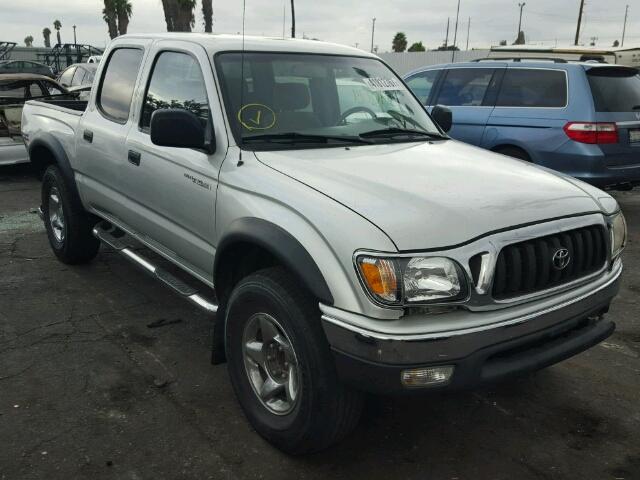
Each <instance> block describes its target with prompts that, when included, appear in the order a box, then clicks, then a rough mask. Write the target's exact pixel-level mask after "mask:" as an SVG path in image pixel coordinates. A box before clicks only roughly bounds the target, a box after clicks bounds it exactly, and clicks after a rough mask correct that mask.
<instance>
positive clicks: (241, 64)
mask: <svg viewBox="0 0 640 480" xmlns="http://www.w3.org/2000/svg"><path fill="white" fill-rule="evenodd" d="M246 13H247V0H242V50H241V52H240V114H239V115H238V116H239V118H238V122H239V123H240V125H239V126H240V145H239V147H240V153H239V155H238V167H239V166H241V165H242V164H243V163H244V162H243V161H242V112H243V108H244V20H245V17H246Z"/></svg>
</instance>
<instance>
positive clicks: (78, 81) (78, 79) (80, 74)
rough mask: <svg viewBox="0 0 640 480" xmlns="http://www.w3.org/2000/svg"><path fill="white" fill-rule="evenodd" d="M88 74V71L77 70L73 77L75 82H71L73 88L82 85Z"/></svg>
mask: <svg viewBox="0 0 640 480" xmlns="http://www.w3.org/2000/svg"><path fill="white" fill-rule="evenodd" d="M86 74H87V71H86V70H84V69H83V68H77V69H76V73H75V75H74V76H73V80H71V86H72V87H78V86H80V85H82V82H83V81H84V77H85V75H86Z"/></svg>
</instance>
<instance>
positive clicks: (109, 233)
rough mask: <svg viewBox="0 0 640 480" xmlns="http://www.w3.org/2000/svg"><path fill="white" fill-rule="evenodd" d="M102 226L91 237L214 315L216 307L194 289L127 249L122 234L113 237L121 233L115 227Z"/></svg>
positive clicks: (101, 224) (99, 225)
mask: <svg viewBox="0 0 640 480" xmlns="http://www.w3.org/2000/svg"><path fill="white" fill-rule="evenodd" d="M103 225H104V224H103V223H102V222H101V223H98V224H97V225H96V226H95V227H94V228H93V235H94V236H95V237H96V238H97V239H98V240H100V241H101V242H103V243H106V244H107V245H109V246H110V247H111V248H113V249H114V250H116V251H117V252H119V253H120V254H122V255H123V256H124V257H125V258H127V259H128V260H130V261H132V262H133V263H135V264H136V265H138V266H139V267H141V268H142V269H143V270H144V271H146V272H147V273H149V274H151V275H152V276H153V277H155V279H156V280H159V281H160V282H161V283H163V284H164V285H166V286H167V287H169V288H171V289H172V290H173V291H174V292H176V293H177V294H178V295H180V296H182V297H184V298H186V299H187V300H189V301H190V302H191V303H193V304H194V305H196V306H197V307H199V308H201V309H202V310H204V311H205V312H207V313H216V312H217V311H218V305H217V304H215V303H214V302H212V301H210V300H208V299H207V298H205V297H203V296H202V295H200V293H199V292H198V291H197V290H196V289H195V288H193V287H191V286H190V285H187V284H186V283H184V282H183V281H182V280H180V279H179V278H177V277H176V276H175V275H173V274H171V273H169V272H168V271H166V270H164V269H162V268H160V267H157V266H155V265H154V264H152V263H151V262H150V261H149V260H147V259H146V258H144V257H143V256H141V255H138V254H137V253H136V252H134V251H133V250H132V249H131V247H129V246H128V245H127V244H126V243H124V242H123V241H122V240H121V238H123V237H124V234H123V235H121V236H115V235H114V233H116V232H121V231H120V230H117V229H116V228H115V227H111V226H110V227H109V228H104V226H103ZM122 233H124V232H122Z"/></svg>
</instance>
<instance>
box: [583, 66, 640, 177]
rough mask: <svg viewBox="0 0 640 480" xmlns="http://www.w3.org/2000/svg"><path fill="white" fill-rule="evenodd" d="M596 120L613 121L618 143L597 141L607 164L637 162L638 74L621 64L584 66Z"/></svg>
mask: <svg viewBox="0 0 640 480" xmlns="http://www.w3.org/2000/svg"><path fill="white" fill-rule="evenodd" d="M587 79H588V80H589V85H590V87H591V93H592V94H593V103H594V106H595V110H596V113H595V115H596V121H597V122H611V123H616V125H617V127H618V139H619V140H618V143H615V144H604V145H600V148H601V149H602V151H603V153H604V154H605V156H606V158H605V162H606V165H607V166H608V167H614V168H615V167H621V168H624V167H625V166H630V165H638V164H640V76H638V70H637V69H634V68H624V67H597V68H596V67H594V68H591V69H589V70H587Z"/></svg>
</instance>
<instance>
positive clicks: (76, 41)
mask: <svg viewBox="0 0 640 480" xmlns="http://www.w3.org/2000/svg"><path fill="white" fill-rule="evenodd" d="M73 43H75V44H77V43H78V40H76V26H75V25H74V26H73Z"/></svg>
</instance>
